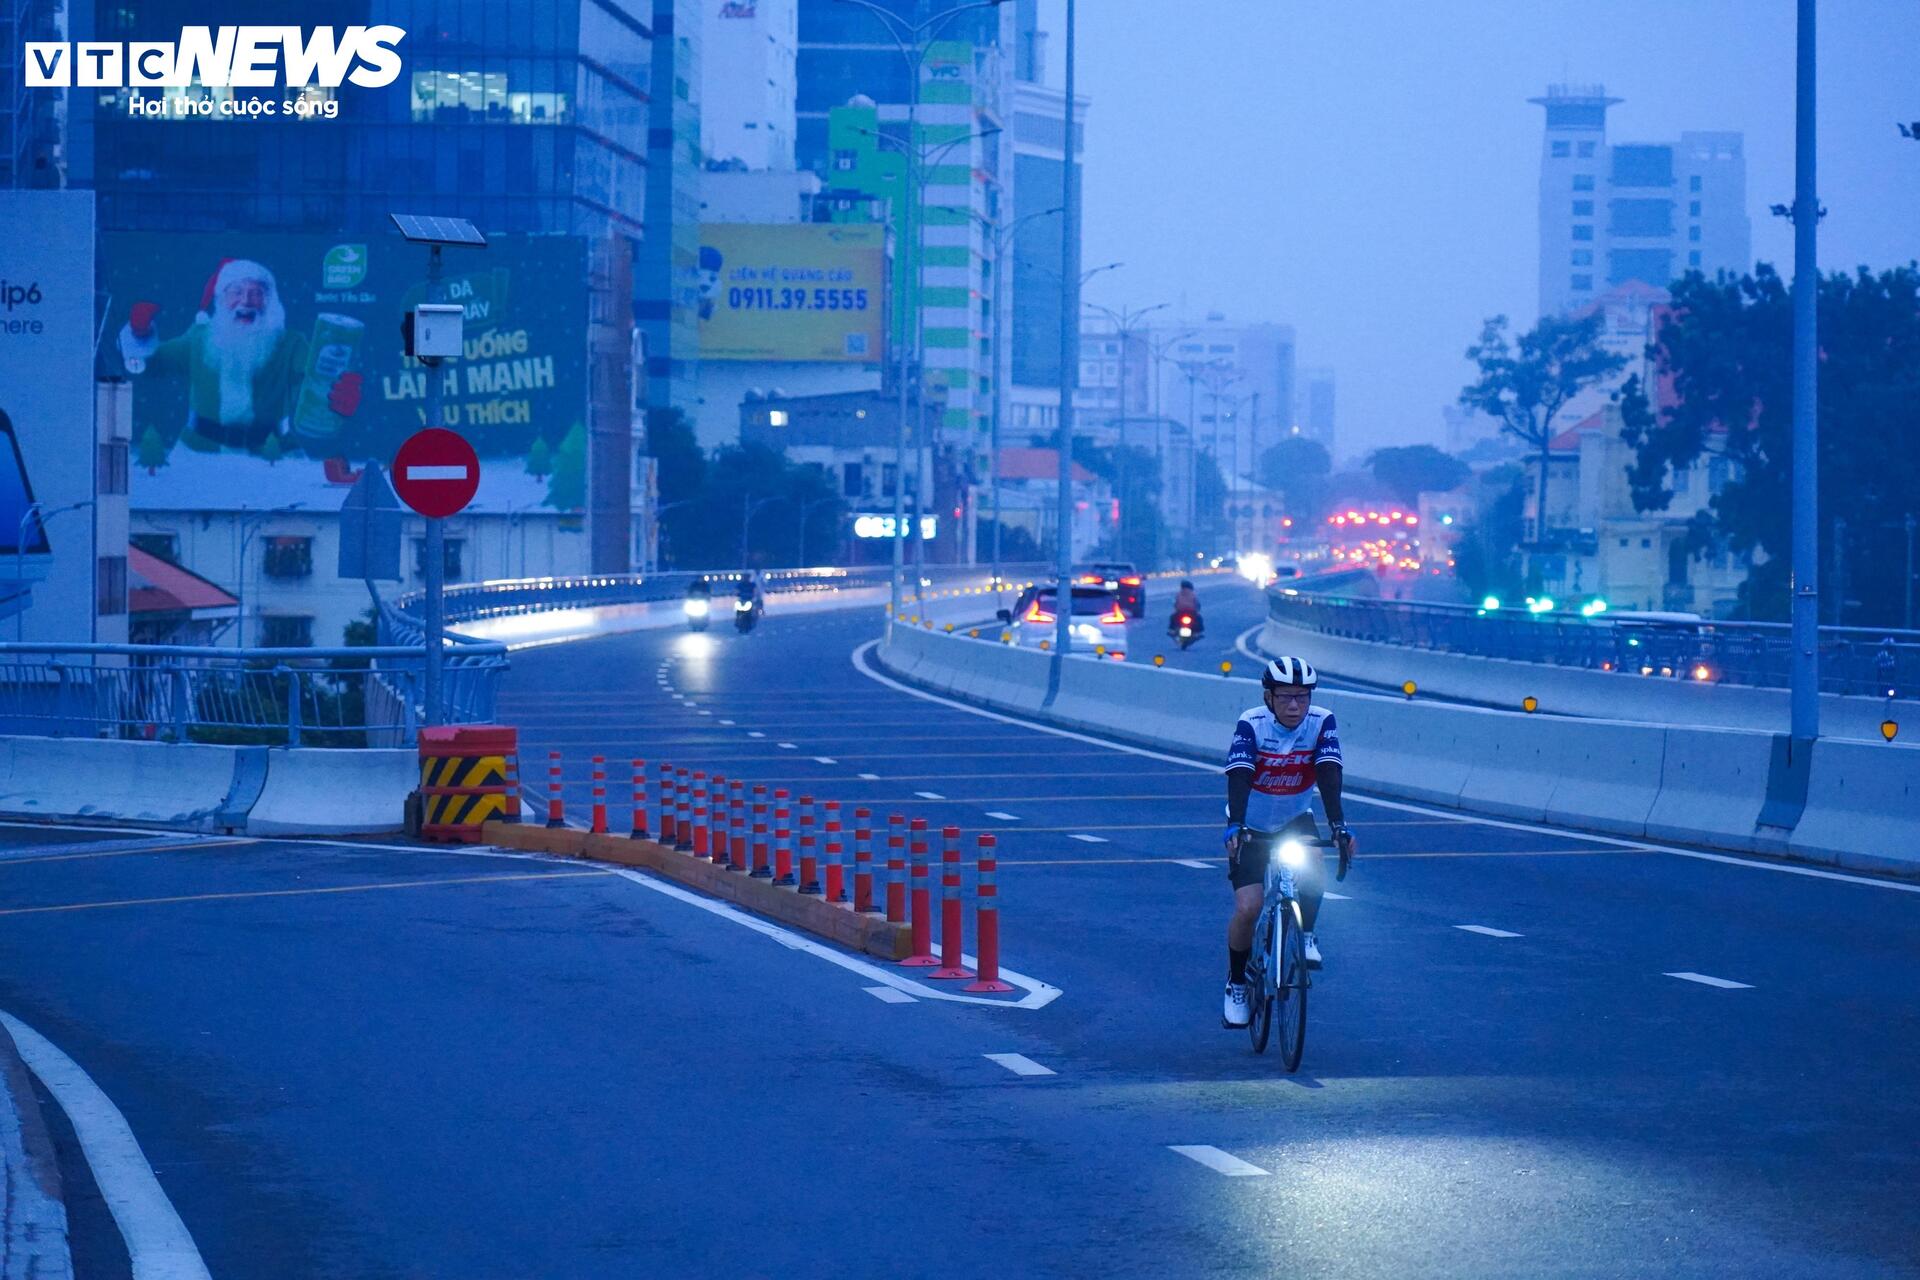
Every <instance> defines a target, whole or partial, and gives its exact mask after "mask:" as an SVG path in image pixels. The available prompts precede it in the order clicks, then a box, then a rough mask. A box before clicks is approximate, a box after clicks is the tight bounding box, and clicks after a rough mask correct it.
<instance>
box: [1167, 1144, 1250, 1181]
mask: <svg viewBox="0 0 1920 1280" xmlns="http://www.w3.org/2000/svg"><path fill="white" fill-rule="evenodd" d="M1167 1150H1169V1151H1171V1152H1173V1153H1174V1154H1176V1155H1182V1156H1185V1157H1186V1158H1187V1159H1189V1160H1193V1161H1197V1162H1198V1163H1200V1164H1203V1165H1205V1166H1207V1168H1209V1169H1211V1170H1213V1171H1214V1172H1215V1173H1224V1174H1226V1175H1227V1176H1228V1177H1229V1178H1264V1177H1266V1176H1267V1171H1266V1170H1265V1169H1262V1168H1261V1167H1260V1166H1259V1165H1257V1164H1248V1163H1247V1162H1246V1161H1245V1160H1242V1159H1241V1158H1240V1157H1239V1156H1230V1155H1228V1154H1227V1153H1226V1152H1224V1151H1222V1150H1221V1149H1220V1148H1218V1147H1168V1148H1167Z"/></svg>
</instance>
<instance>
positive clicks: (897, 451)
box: [837, 0, 1073, 626]
mask: <svg viewBox="0 0 1920 1280" xmlns="http://www.w3.org/2000/svg"><path fill="white" fill-rule="evenodd" d="M837 3H839V4H848V5H853V6H855V7H856V8H860V9H865V10H866V11H867V12H868V13H870V14H872V15H873V16H874V18H875V19H876V20H877V21H878V22H879V24H880V28H881V30H882V31H884V32H886V35H887V39H889V40H891V41H892V42H893V47H894V50H895V51H896V52H898V53H899V55H900V58H901V61H903V62H905V63H906V65H907V142H908V145H909V147H910V148H911V149H910V150H908V152H907V156H908V161H907V191H906V196H907V198H906V201H905V202H904V203H905V206H906V207H905V208H903V209H900V210H897V211H895V213H894V221H895V224H896V230H895V236H896V240H897V242H898V244H899V246H900V252H901V253H902V254H904V255H907V261H906V262H905V263H903V264H902V265H903V270H902V279H904V276H905V273H906V272H907V271H912V272H913V273H914V278H915V282H916V288H915V290H914V293H915V297H914V299H913V301H914V304H915V311H916V312H919V313H921V314H924V312H923V310H922V308H921V307H920V306H919V302H920V298H919V296H918V295H919V292H920V291H919V289H918V287H917V285H918V282H919V279H920V273H921V271H922V263H923V258H924V255H923V254H921V253H919V252H917V251H916V249H917V246H915V244H914V241H913V236H912V235H911V234H910V231H909V226H910V222H911V219H912V218H913V210H914V206H915V204H916V203H918V199H919V191H920V177H921V175H920V171H919V165H918V164H917V163H916V162H915V161H916V155H915V152H916V151H917V150H918V144H919V132H920V71H921V67H922V66H923V65H924V64H925V62H926V60H927V51H928V50H929V49H930V48H931V47H932V44H933V40H934V38H935V37H936V36H938V35H939V34H940V32H941V31H942V30H943V29H944V28H945V27H946V26H947V24H949V23H951V22H952V21H953V20H954V19H955V18H958V17H959V16H960V15H961V14H963V13H967V12H970V11H972V10H976V9H993V8H997V7H999V6H1000V5H1001V4H1003V3H1005V0H974V2H973V3H971V4H963V5H958V6H956V7H954V8H951V9H948V10H946V11H945V12H944V13H939V14H936V15H934V16H933V17H931V18H928V19H926V20H925V21H923V22H918V23H911V22H908V21H907V20H906V19H905V18H902V17H901V16H900V15H899V14H897V13H893V12H891V11H890V10H887V9H883V8H881V7H880V6H879V5H877V4H874V3H873V2H872V0H837ZM1067 114H1068V115H1069V116H1071V115H1072V114H1073V113H1072V109H1071V107H1069V109H1068V113H1067ZM899 292H904V290H899ZM898 301H899V302H900V303H901V304H903V305H904V303H905V301H906V299H904V298H901V299H899V300H898ZM913 328H914V346H915V347H918V346H919V344H920V333H919V329H920V325H919V323H918V321H916V322H915V324H914V327H913ZM902 345H903V346H904V345H905V344H902ZM914 354H915V352H914V351H911V350H903V351H902V352H901V353H900V371H899V384H900V385H899V417H898V419H897V420H896V421H895V422H894V425H893V460H894V473H893V474H894V486H893V575H892V580H891V583H890V587H891V590H890V596H891V601H892V603H891V606H890V608H889V611H888V614H887V617H888V625H889V626H891V625H892V622H893V620H894V619H896V618H898V617H899V616H900V575H901V570H902V568H903V565H902V552H903V548H902V546H901V543H900V535H901V530H902V527H903V526H904V525H905V524H906V514H907V513H906V501H905V499H906V491H905V490H904V489H902V488H901V485H902V484H903V483H904V482H905V478H906V471H907V468H906V459H907V370H908V369H909V368H910V367H911V364H910V360H911V358H912V357H913V356H914ZM920 394H921V400H922V401H923V402H924V401H925V399H926V389H925V388H924V387H922V388H921V393H920ZM915 532H918V529H917V528H916V530H915ZM915 577H916V578H917V577H919V575H918V574H916V575H915ZM916 590H917V588H916Z"/></svg>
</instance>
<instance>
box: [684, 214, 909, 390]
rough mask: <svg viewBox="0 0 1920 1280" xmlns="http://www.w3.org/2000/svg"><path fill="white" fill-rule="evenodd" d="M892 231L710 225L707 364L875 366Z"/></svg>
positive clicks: (703, 324) (704, 252) (705, 265)
mask: <svg viewBox="0 0 1920 1280" xmlns="http://www.w3.org/2000/svg"><path fill="white" fill-rule="evenodd" d="M885 290H886V229H885V228H884V227H880V226H875V225H867V224H851V223H821V222H794V223H780V224H773V225H762V224H755V223H744V222H741V223H710V224H708V225H706V226H703V227H701V228H700V358H701V359H702V360H773V361H807V362H816V361H817V362H826V363H839V364H875V363H878V362H879V360H880V359H881V357H882V356H883V355H884V354H885V353H884V352H883V350H882V345H883V344H882V338H881V326H882V324H883V323H884V321H885V303H886V292H885Z"/></svg>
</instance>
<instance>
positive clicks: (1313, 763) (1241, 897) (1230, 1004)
mask: <svg viewBox="0 0 1920 1280" xmlns="http://www.w3.org/2000/svg"><path fill="white" fill-rule="evenodd" d="M1319 683H1320V676H1319V674H1318V673H1317V672H1315V671H1314V669H1313V668H1312V667H1311V666H1309V665H1307V663H1306V661H1305V660H1304V659H1301V658H1294V657H1280V658H1275V659H1274V660H1273V661H1271V662H1269V663H1267V665H1266V668H1265V669H1264V670H1263V671H1262V672H1261V673H1260V694H1261V699H1260V700H1261V705H1259V706H1257V707H1253V708H1250V709H1249V710H1247V711H1246V712H1244V713H1243V714H1242V715H1241V717H1240V721H1239V723H1238V724H1236V725H1234V727H1233V742H1232V745H1230V746H1229V747H1228V748H1227V769H1226V773H1227V833H1226V845H1227V876H1228V878H1229V880H1231V882H1232V884H1233V915H1232V916H1231V917H1229V918H1228V920H1227V998H1226V1005H1225V1009H1224V1012H1223V1013H1222V1014H1221V1021H1222V1024H1223V1025H1225V1026H1228V1027H1244V1026H1246V1025H1247V1014H1248V1009H1247V958H1248V956H1250V955H1251V954H1252V951H1253V926H1254V924H1255V923H1256V922H1257V921H1258V920H1259V918H1260V907H1261V904H1262V902H1263V901H1264V899H1265V896H1266V892H1265V886H1266V875H1267V859H1268V857H1269V856H1270V855H1271V853H1272V851H1273V849H1274V847H1275V846H1277V845H1278V844H1279V843H1280V841H1281V838H1282V837H1283V836H1288V835H1298V836H1304V837H1305V838H1307V839H1318V838H1319V835H1320V828H1319V826H1318V825H1317V824H1316V823H1315V822H1314V820H1313V812H1312V801H1313V794H1312V793H1313V789H1314V788H1315V786H1316V785H1317V786H1318V787H1319V790H1320V799H1321V802H1322V803H1323V804H1324V805H1325V806H1326V810H1327V820H1328V821H1329V822H1330V823H1331V824H1332V825H1333V837H1334V840H1335V842H1336V843H1337V844H1338V846H1339V849H1340V864H1341V867H1342V868H1343V869H1344V868H1345V867H1346V865H1347V863H1348V862H1349V861H1350V860H1351V859H1352V857H1353V855H1354V852H1355V850H1356V849H1357V847H1358V845H1357V843H1356V841H1355V840H1354V838H1353V833H1352V832H1351V831H1349V830H1348V829H1347V822H1346V811H1345V809H1344V807H1343V806H1342V805H1341V802H1340V782H1341V763H1340V735H1339V732H1338V730H1337V729H1336V727H1335V725H1334V722H1333V712H1331V711H1329V710H1327V709H1326V708H1325V707H1318V706H1315V705H1313V691H1314V688H1315V687H1316V686H1317V685H1318V684H1319ZM1294 887H1295V891H1296V893H1297V895H1298V898H1299V902H1300V922H1301V928H1302V930H1303V931H1304V933H1305V936H1304V937H1303V938H1302V939H1301V941H1302V942H1303V943H1304V944H1305V947H1304V950H1305V951H1306V957H1307V967H1308V968H1310V969H1317V968H1319V967H1320V947H1319V943H1318V941H1317V940H1316V939H1315V938H1314V935H1313V926H1314V921H1315V920H1316V918H1317V917H1318V916H1319V914H1320V897H1321V894H1322V893H1323V892H1324V891H1325V888H1326V870H1325V868H1324V867H1323V866H1322V865H1321V860H1320V849H1319V847H1318V846H1317V845H1309V846H1308V849H1307V864H1306V866H1304V867H1302V868H1301V869H1300V870H1299V872H1298V873H1296V874H1295V876H1294Z"/></svg>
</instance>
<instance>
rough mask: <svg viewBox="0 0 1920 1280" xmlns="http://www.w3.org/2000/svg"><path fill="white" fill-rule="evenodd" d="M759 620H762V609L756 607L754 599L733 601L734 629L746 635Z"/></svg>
mask: <svg viewBox="0 0 1920 1280" xmlns="http://www.w3.org/2000/svg"><path fill="white" fill-rule="evenodd" d="M758 621H760V610H759V609H757V608H755V607H754V603H753V601H751V600H735V601H734V602H733V627H734V630H736V631H738V632H739V633H740V634H741V635H745V634H747V632H749V631H751V630H753V625H754V623H756V622H758Z"/></svg>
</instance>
